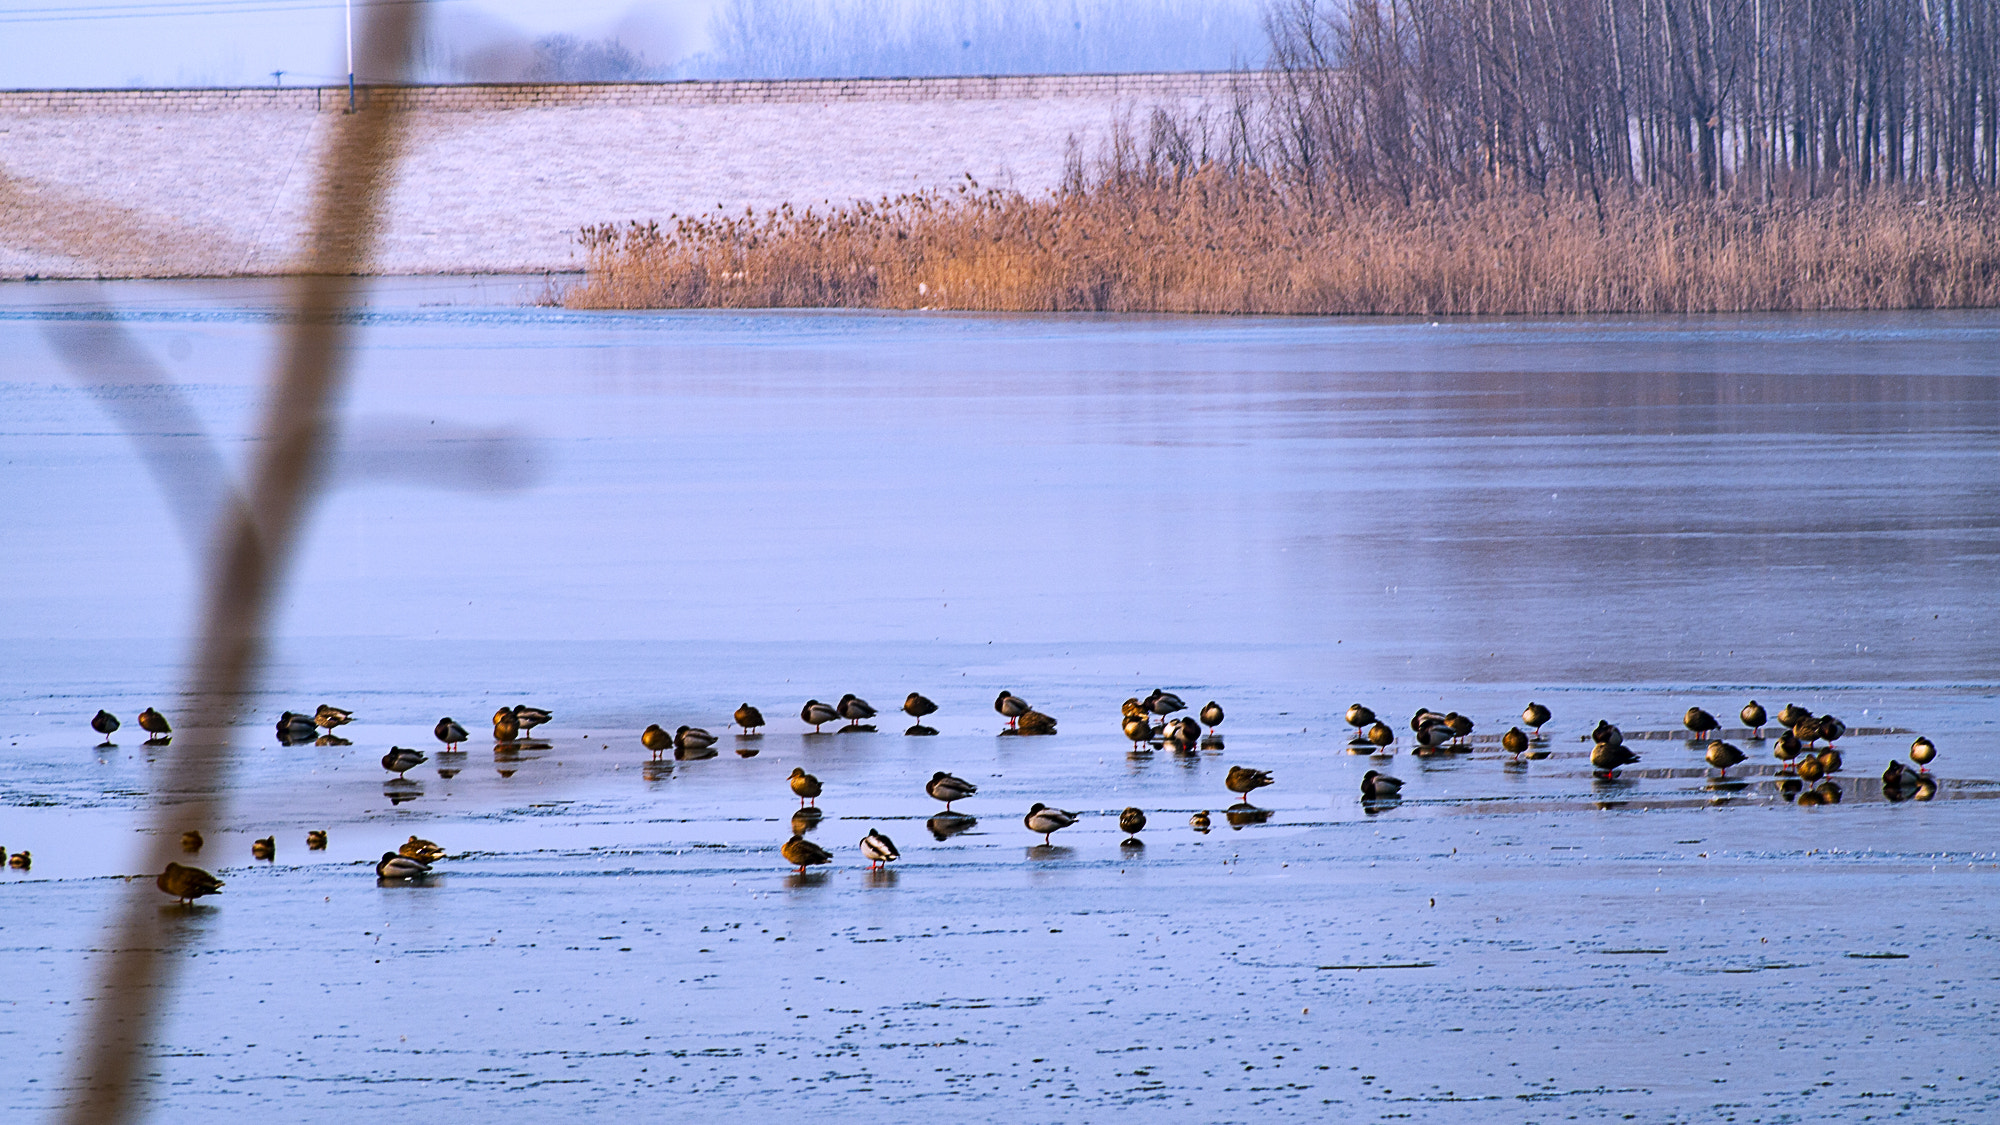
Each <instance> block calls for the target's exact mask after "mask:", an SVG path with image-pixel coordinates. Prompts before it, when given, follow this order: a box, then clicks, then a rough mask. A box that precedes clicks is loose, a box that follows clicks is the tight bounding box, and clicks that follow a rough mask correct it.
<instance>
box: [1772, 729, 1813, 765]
mask: <svg viewBox="0 0 2000 1125" xmlns="http://www.w3.org/2000/svg"><path fill="white" fill-rule="evenodd" d="M1805 749H1806V746H1805V743H1803V742H1800V741H1799V736H1798V734H1797V733H1796V732H1794V731H1790V730H1787V731H1785V732H1784V733H1782V734H1780V735H1779V736H1778V741H1777V742H1775V743H1773V744H1772V746H1771V756H1772V757H1774V758H1776V759H1778V760H1779V761H1781V762H1789V761H1791V760H1792V759H1793V758H1796V757H1798V756H1799V755H1800V754H1803V753H1805Z"/></svg>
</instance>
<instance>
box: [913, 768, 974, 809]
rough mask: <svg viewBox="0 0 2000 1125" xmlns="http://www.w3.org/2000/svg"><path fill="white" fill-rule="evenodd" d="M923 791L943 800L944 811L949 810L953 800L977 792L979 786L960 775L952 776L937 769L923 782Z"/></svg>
mask: <svg viewBox="0 0 2000 1125" xmlns="http://www.w3.org/2000/svg"><path fill="white" fill-rule="evenodd" d="M924 792H926V793H928V794H930V796H931V799H932V800H936V801H943V802H944V807H945V811H946V812H950V811H951V803H952V802H953V801H963V800H965V799H966V798H967V797H970V796H972V795H973V794H974V793H977V792H979V786H977V785H974V784H973V783H971V782H970V781H967V780H965V779H964V778H962V777H953V776H952V775H950V774H948V773H946V772H944V771H943V770H939V771H938V772H936V773H934V774H932V775H931V779H930V780H929V781H927V782H925V783H924Z"/></svg>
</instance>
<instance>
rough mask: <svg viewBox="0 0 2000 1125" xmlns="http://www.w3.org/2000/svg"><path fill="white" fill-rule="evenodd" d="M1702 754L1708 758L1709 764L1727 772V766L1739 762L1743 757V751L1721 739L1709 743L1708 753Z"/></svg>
mask: <svg viewBox="0 0 2000 1125" xmlns="http://www.w3.org/2000/svg"><path fill="white" fill-rule="evenodd" d="M1702 756H1703V757H1704V758H1707V759H1708V764H1709V765H1711V766H1714V767H1715V768H1716V769H1718V770H1721V771H1722V772H1723V773H1728V772H1729V767H1730V766H1733V765H1735V764H1737V763H1738V762H1741V761H1742V760H1743V757H1744V755H1743V751H1741V750H1738V749H1737V748H1736V747H1734V746H1731V745H1730V744H1728V743H1727V742H1724V741H1722V740H1721V739H1717V740H1715V741H1713V742H1711V743H1709V745H1708V753H1706V754H1704V755H1702Z"/></svg>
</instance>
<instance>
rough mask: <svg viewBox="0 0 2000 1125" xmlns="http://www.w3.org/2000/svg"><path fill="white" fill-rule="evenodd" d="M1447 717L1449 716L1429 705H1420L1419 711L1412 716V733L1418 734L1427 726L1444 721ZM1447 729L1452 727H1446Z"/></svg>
mask: <svg viewBox="0 0 2000 1125" xmlns="http://www.w3.org/2000/svg"><path fill="white" fill-rule="evenodd" d="M1446 718H1447V716H1446V715H1445V713H1444V712H1442V711H1433V710H1431V709H1430V708H1428V707H1419V708H1417V713H1416V714H1414V715H1411V716H1410V733H1411V734H1416V733H1417V732H1419V731H1421V730H1423V729H1424V728H1425V727H1427V726H1433V725H1436V724H1438V723H1442V722H1444V721H1445V719H1446ZM1445 729H1447V730H1449V729H1451V728H1450V727H1446V728H1445Z"/></svg>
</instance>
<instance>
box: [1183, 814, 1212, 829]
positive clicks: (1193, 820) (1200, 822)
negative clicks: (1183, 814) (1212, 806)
mask: <svg viewBox="0 0 2000 1125" xmlns="http://www.w3.org/2000/svg"><path fill="white" fill-rule="evenodd" d="M1188 827H1189V828H1192V829H1194V830H1195V831H1196V832H1206V831H1208V810H1207V809H1203V810H1201V811H1200V812H1198V813H1196V814H1194V815H1193V816H1191V817H1188Z"/></svg>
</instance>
